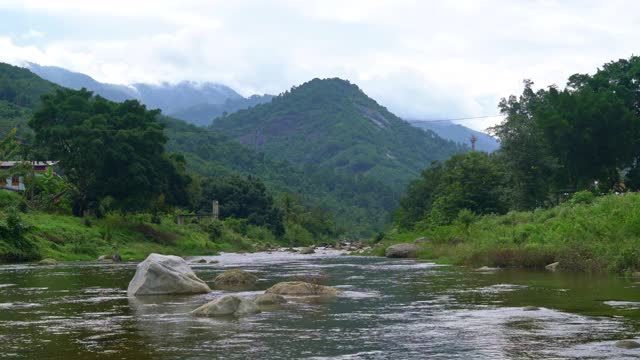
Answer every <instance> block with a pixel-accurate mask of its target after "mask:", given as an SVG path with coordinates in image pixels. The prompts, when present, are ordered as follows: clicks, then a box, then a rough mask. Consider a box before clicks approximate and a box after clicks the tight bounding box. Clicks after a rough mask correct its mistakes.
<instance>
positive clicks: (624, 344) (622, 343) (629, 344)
mask: <svg viewBox="0 0 640 360" xmlns="http://www.w3.org/2000/svg"><path fill="white" fill-rule="evenodd" d="M616 346H617V347H619V348H622V349H638V348H640V343H638V342H637V341H633V340H619V341H616Z"/></svg>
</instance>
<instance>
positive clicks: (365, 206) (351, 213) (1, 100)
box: [0, 63, 399, 235]
mask: <svg viewBox="0 0 640 360" xmlns="http://www.w3.org/2000/svg"><path fill="white" fill-rule="evenodd" d="M56 88H61V87H60V86H58V85H56V84H53V83H51V82H49V81H47V80H44V79H42V78H40V77H38V76H37V75H35V74H33V73H32V72H31V71H29V70H28V69H24V68H21V67H16V66H11V65H8V64H4V63H0V137H1V136H4V135H6V134H7V133H9V131H10V130H11V129H12V128H14V127H17V128H19V135H29V133H30V132H31V130H30V129H29V128H28V126H27V122H28V121H29V119H30V118H31V117H32V115H33V111H34V110H35V109H36V108H37V107H38V105H39V104H40V96H41V95H44V94H48V93H52V92H53V91H54V90H55V89H56ZM160 121H161V122H162V123H163V124H164V125H165V134H166V135H167V137H168V142H167V144H166V146H167V150H169V151H170V152H175V153H180V154H182V155H183V156H184V157H185V158H186V160H187V167H188V168H189V169H190V170H191V171H193V172H195V173H197V174H199V175H201V176H213V177H219V176H228V175H236V174H240V175H251V176H254V177H259V178H260V179H261V180H262V181H264V182H265V183H266V184H267V186H268V188H269V190H271V191H272V192H273V194H274V195H275V197H276V198H281V197H283V196H285V195H287V196H294V197H296V198H298V199H299V201H301V202H302V203H303V204H304V205H306V206H310V207H313V208H316V209H318V210H320V209H322V210H323V211H328V212H330V213H331V214H332V215H333V217H334V218H335V220H336V224H337V225H338V226H340V227H341V228H343V229H344V230H346V232H347V233H349V234H354V235H355V234H362V233H370V232H372V231H374V230H378V229H381V228H382V227H383V226H384V225H385V224H386V223H388V221H389V220H390V215H389V214H390V211H391V210H393V208H394V207H395V206H396V204H397V199H398V197H399V194H398V193H397V192H394V191H392V189H391V188H390V187H388V186H386V185H384V184H382V183H381V182H379V181H377V180H376V179H373V178H364V177H357V176H351V175H348V174H344V173H340V172H335V171H334V170H333V169H331V168H326V167H319V166H305V167H300V166H296V165H294V164H291V163H288V162H286V161H282V160H274V159H271V158H270V157H269V156H265V154H263V153H260V152H256V151H254V149H252V148H248V147H245V146H243V145H242V144H240V143H239V142H237V141H235V140H233V139H231V138H229V137H227V136H225V135H223V134H221V133H219V132H216V131H215V130H212V129H204V128H201V127H197V126H194V125H190V124H187V123H185V122H183V121H181V120H177V119H173V118H170V117H166V116H162V117H161V119H160ZM26 137H28V136H26ZM0 160H1V159H0Z"/></svg>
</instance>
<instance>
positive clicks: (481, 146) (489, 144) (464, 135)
mask: <svg viewBox="0 0 640 360" xmlns="http://www.w3.org/2000/svg"><path fill="white" fill-rule="evenodd" d="M409 123H410V124H411V125H413V126H415V127H417V128H420V129H423V130H428V131H433V132H435V133H436V134H438V136H440V137H442V138H444V139H447V140H451V141H453V142H455V143H458V144H464V145H470V139H471V136H475V137H476V139H477V142H476V149H477V150H480V151H485V152H493V151H496V150H498V149H499V148H500V143H499V142H498V140H497V139H496V138H494V137H492V136H491V135H488V134H486V133H483V132H480V131H476V130H473V129H470V128H468V127H466V126H463V125H460V124H454V123H452V122H450V121H421V120H409Z"/></svg>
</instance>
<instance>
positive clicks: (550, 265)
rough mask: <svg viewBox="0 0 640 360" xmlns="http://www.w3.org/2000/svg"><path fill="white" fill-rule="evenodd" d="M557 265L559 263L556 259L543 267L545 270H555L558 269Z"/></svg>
mask: <svg viewBox="0 0 640 360" xmlns="http://www.w3.org/2000/svg"><path fill="white" fill-rule="evenodd" d="M559 265H560V263H559V262H557V261H556V262H554V263H551V264H549V265H547V266H545V267H544V268H545V270H547V271H551V272H556V271H557V270H558V266H559Z"/></svg>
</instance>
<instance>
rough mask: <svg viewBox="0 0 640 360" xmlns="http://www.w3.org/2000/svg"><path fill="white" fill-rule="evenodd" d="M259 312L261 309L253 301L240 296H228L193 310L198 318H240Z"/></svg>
mask: <svg viewBox="0 0 640 360" xmlns="http://www.w3.org/2000/svg"><path fill="white" fill-rule="evenodd" d="M259 312H260V309H258V306H257V305H256V303H254V302H253V301H251V300H249V299H245V298H241V297H238V296H233V295H227V296H223V297H219V298H217V299H215V300H213V301H211V302H209V303H206V304H204V305H202V306H200V307H199V308H197V309H195V310H193V311H192V312H191V314H193V315H196V316H228V315H235V316H239V315H247V314H255V313H259Z"/></svg>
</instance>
